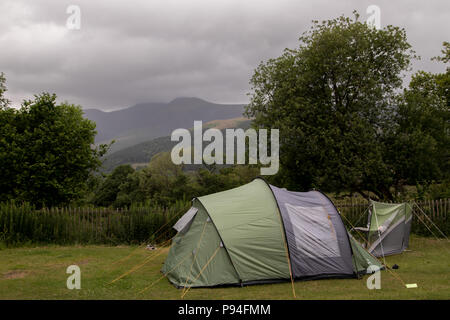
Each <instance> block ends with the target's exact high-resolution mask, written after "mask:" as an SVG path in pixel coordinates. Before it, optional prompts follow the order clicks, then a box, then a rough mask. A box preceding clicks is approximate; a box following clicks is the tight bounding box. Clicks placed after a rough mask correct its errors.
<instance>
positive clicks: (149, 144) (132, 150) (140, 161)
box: [102, 118, 251, 172]
mask: <svg viewBox="0 0 450 320" xmlns="http://www.w3.org/2000/svg"><path fill="white" fill-rule="evenodd" d="M250 123H251V120H249V119H246V118H235V119H226V120H213V121H210V122H206V123H204V124H203V129H204V130H206V129H209V128H216V129H220V130H222V131H223V130H225V129H227V128H242V129H244V130H245V129H247V128H249V127H250ZM191 127H192V126H191ZM177 143H178V142H176V141H171V140H170V135H169V136H165V137H159V138H155V139H152V140H149V141H146V142H142V143H138V144H135V145H133V146H131V147H127V148H124V149H122V150H119V151H116V152H112V153H111V152H110V153H108V154H107V155H106V156H105V161H104V163H103V167H102V169H103V171H105V172H110V171H112V170H113V169H114V168H115V167H117V166H119V165H121V164H131V165H133V166H134V167H139V166H145V165H147V164H148V162H149V161H150V159H151V158H152V157H153V156H154V155H156V154H157V153H159V152H165V151H170V150H172V148H173V147H174V146H175V144H177Z"/></svg>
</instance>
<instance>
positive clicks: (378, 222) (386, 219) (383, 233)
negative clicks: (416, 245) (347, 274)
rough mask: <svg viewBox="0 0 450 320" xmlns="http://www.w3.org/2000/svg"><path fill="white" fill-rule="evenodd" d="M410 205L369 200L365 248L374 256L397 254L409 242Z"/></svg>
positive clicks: (362, 229)
mask: <svg viewBox="0 0 450 320" xmlns="http://www.w3.org/2000/svg"><path fill="white" fill-rule="evenodd" d="M411 223H412V206H411V205H410V204H409V203H382V202H377V201H371V202H370V205H369V216H368V222H367V228H355V229H356V230H360V231H364V232H366V235H367V250H368V251H369V252H370V253H371V254H373V255H374V256H376V257H381V256H387V255H392V254H398V253H401V252H403V251H404V250H405V249H406V248H407V247H408V244H409V233H410V231H411Z"/></svg>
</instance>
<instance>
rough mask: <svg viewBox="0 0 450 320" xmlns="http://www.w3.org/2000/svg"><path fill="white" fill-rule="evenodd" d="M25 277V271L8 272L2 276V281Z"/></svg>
mask: <svg viewBox="0 0 450 320" xmlns="http://www.w3.org/2000/svg"><path fill="white" fill-rule="evenodd" d="M26 275H27V272H26V271H18V270H17V271H8V272H6V273H4V274H3V278H4V279H22V278H25V276H26Z"/></svg>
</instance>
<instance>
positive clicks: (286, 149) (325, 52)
mask: <svg viewBox="0 0 450 320" xmlns="http://www.w3.org/2000/svg"><path fill="white" fill-rule="evenodd" d="M299 40H300V46H299V47H298V48H297V49H286V50H285V51H284V53H283V54H282V55H281V56H280V57H278V58H275V59H270V60H268V61H267V62H265V63H261V64H260V65H259V66H258V68H257V69H256V70H255V73H254V75H253V77H252V78H251V81H250V83H251V85H252V92H251V94H250V96H251V100H250V103H249V105H248V106H247V109H246V113H247V115H248V116H251V117H254V118H255V121H254V125H256V126H257V127H264V128H278V129H280V162H281V170H280V173H279V175H278V177H276V178H275V179H276V180H277V181H278V182H279V183H282V184H284V185H285V186H287V187H291V188H297V189H303V190H306V189H310V188H313V187H318V188H322V189H325V190H338V189H341V190H342V189H346V190H350V191H358V192H360V193H362V194H365V190H369V191H372V192H373V193H375V194H376V195H377V196H378V197H380V198H392V194H391V192H390V190H389V185H390V184H391V183H392V181H391V180H392V178H391V177H390V173H389V172H388V170H387V167H386V165H385V163H384V162H383V159H382V156H383V150H382V146H381V145H380V144H379V140H380V135H381V133H382V132H383V127H384V124H385V122H386V121H385V120H386V118H387V117H390V115H391V113H392V108H391V106H392V103H393V101H394V98H395V95H396V90H397V89H399V88H400V87H401V85H402V78H403V72H404V71H406V70H408V69H409V67H410V62H411V59H413V58H414V57H415V55H414V52H413V51H412V50H411V46H410V45H409V43H408V42H407V39H406V33H405V31H404V30H403V29H400V28H398V27H394V26H387V27H385V28H383V29H381V30H377V29H375V28H372V27H370V26H368V25H367V24H365V23H364V22H361V21H359V16H358V14H357V13H356V12H355V17H354V19H351V18H348V17H344V16H341V17H339V18H336V19H333V20H328V21H323V22H321V23H319V22H318V21H314V22H313V26H312V27H311V29H310V30H309V31H307V32H305V33H304V34H303V35H302V36H301V37H300V39H299Z"/></svg>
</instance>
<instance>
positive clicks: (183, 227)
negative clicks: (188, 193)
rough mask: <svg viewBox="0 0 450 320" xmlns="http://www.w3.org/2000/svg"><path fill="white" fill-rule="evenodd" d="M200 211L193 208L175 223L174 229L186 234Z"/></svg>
mask: <svg viewBox="0 0 450 320" xmlns="http://www.w3.org/2000/svg"><path fill="white" fill-rule="evenodd" d="M197 211H198V209H197V208H194V207H191V208H190V209H189V210H188V211H187V212H186V213H185V214H184V215H183V216H182V217H181V218H180V219H178V221H177V222H176V223H175V225H174V226H173V228H174V229H175V230H177V231H178V232H186V231H187V230H188V229H189V226H190V225H191V223H192V220H193V219H194V217H195V214H196V213H197Z"/></svg>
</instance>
